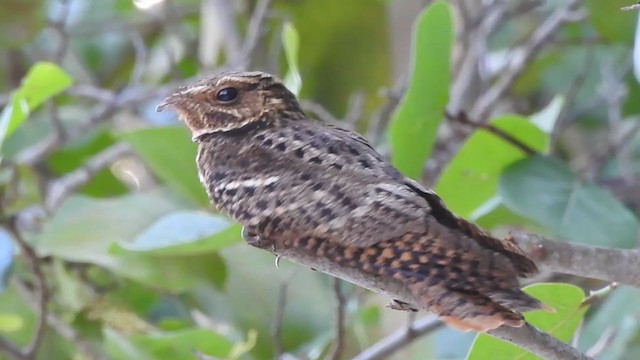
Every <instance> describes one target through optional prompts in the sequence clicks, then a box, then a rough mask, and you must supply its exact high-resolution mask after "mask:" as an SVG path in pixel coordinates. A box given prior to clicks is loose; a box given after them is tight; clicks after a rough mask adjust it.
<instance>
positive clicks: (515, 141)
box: [445, 112, 538, 156]
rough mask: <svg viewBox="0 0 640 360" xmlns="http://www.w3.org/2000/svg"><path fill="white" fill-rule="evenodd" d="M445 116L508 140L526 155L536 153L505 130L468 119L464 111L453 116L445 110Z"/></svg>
mask: <svg viewBox="0 0 640 360" xmlns="http://www.w3.org/2000/svg"><path fill="white" fill-rule="evenodd" d="M445 117H446V118H447V119H448V120H450V121H455V122H458V123H460V124H464V125H468V126H471V127H473V128H477V129H482V130H485V131H487V132H489V133H491V134H493V135H495V136H497V137H499V138H500V139H502V140H504V141H506V142H508V143H509V144H511V145H513V146H514V147H516V148H517V149H518V150H520V151H522V152H523V153H525V154H526V155H530V156H531V155H536V154H538V151H536V150H535V149H533V148H532V147H530V146H529V145H527V144H525V143H524V142H522V141H520V140H518V139H516V138H515V137H513V136H511V134H509V133H506V132H504V131H502V130H501V129H499V128H497V127H495V126H493V125H491V124H485V123H479V122H476V121H471V120H469V118H467V116H466V114H465V113H462V112H461V113H459V114H458V115H456V116H454V115H452V114H450V113H449V112H445Z"/></svg>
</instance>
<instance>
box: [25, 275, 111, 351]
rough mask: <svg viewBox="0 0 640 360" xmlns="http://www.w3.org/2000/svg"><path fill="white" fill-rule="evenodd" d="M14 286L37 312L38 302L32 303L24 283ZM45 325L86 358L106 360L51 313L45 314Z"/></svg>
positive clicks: (65, 323)
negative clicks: (71, 344)
mask: <svg viewBox="0 0 640 360" xmlns="http://www.w3.org/2000/svg"><path fill="white" fill-rule="evenodd" d="M14 286H16V289H17V291H18V292H19V293H21V294H22V295H23V297H24V299H25V300H26V302H27V304H28V305H29V306H30V307H31V308H33V309H34V310H37V309H38V302H37V301H34V299H33V294H32V292H31V291H30V290H29V289H28V288H27V286H26V284H24V282H22V281H19V280H17V281H14ZM47 324H48V325H49V326H50V327H51V328H52V329H53V330H54V331H55V333H56V334H58V335H60V336H62V337H63V338H65V339H67V340H68V341H69V342H71V343H73V344H74V345H75V347H76V349H77V350H78V352H80V353H81V354H83V355H85V356H86V357H88V359H91V360H103V359H106V357H105V356H103V355H102V354H100V353H99V352H98V351H96V350H95V349H94V346H93V344H91V342H89V341H88V340H87V339H85V338H84V337H82V336H81V335H80V334H79V333H78V332H77V331H76V330H75V329H74V328H73V327H72V326H71V325H69V324H68V323H67V322H65V321H63V320H62V319H60V318H59V317H57V316H56V315H55V314H52V313H51V312H49V313H48V314H47Z"/></svg>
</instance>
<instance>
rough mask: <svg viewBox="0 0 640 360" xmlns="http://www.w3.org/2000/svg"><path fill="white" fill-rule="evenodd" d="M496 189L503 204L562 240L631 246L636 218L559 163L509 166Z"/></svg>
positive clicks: (536, 161) (545, 161)
mask: <svg viewBox="0 0 640 360" xmlns="http://www.w3.org/2000/svg"><path fill="white" fill-rule="evenodd" d="M498 191H499V193H500V195H501V196H502V198H503V200H504V204H505V205H506V206H507V207H508V208H509V209H511V210H512V211H514V212H515V213H517V214H519V215H522V216H525V217H527V218H530V219H532V220H534V221H536V222H538V223H539V224H540V225H543V226H544V227H546V228H547V229H549V230H551V231H553V232H554V233H556V234H557V235H558V236H560V237H562V238H565V239H567V240H570V241H575V242H581V243H585V244H591V245H601V246H612V247H622V248H629V247H633V246H635V244H636V237H637V232H638V220H637V219H636V217H635V215H634V214H633V213H631V211H629V210H628V209H627V208H626V207H625V206H624V205H622V204H621V203H620V201H618V200H617V199H616V198H614V197H613V196H612V195H611V194H609V193H608V192H607V191H605V190H603V189H602V188H599V187H597V186H596V185H593V184H588V183H583V182H582V181H580V179H577V178H576V177H575V176H574V175H573V174H572V173H571V171H570V170H569V169H568V168H567V166H566V165H565V164H564V163H562V162H561V161H559V160H556V159H553V158H548V157H543V156H536V157H530V158H527V159H524V160H521V161H518V162H516V163H514V164H513V165H511V166H509V167H508V168H507V169H506V170H505V171H504V173H503V175H502V177H501V178H500V181H499V185H498Z"/></svg>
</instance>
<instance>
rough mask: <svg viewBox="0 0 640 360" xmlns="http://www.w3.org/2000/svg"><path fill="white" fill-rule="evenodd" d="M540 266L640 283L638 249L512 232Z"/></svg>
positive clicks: (622, 282) (618, 281) (594, 276)
mask: <svg viewBox="0 0 640 360" xmlns="http://www.w3.org/2000/svg"><path fill="white" fill-rule="evenodd" d="M511 238H512V239H513V240H514V241H515V242H516V243H517V244H518V246H520V248H521V249H522V250H523V251H525V252H526V253H527V254H529V256H531V258H533V259H534V260H535V261H536V263H537V264H538V266H539V267H540V269H541V270H543V271H544V270H546V271H552V272H556V273H562V274H569V275H575V276H581V277H586V278H594V279H599V280H604V281H608V282H617V283H620V284H625V285H631V286H635V287H640V271H639V270H638V269H640V250H637V249H633V250H623V249H611V248H604V247H597V246H589V245H583V244H576V243H569V242H564V241H557V240H552V239H549V238H545V237H544V236H540V235H535V234H528V233H521V232H517V233H513V234H512V235H511Z"/></svg>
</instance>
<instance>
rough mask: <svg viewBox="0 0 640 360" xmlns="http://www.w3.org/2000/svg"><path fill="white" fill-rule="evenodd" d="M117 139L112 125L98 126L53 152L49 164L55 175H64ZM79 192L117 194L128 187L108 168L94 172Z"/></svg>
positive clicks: (125, 190)
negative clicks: (112, 132) (113, 133)
mask: <svg viewBox="0 0 640 360" xmlns="http://www.w3.org/2000/svg"><path fill="white" fill-rule="evenodd" d="M115 140H116V139H114V137H113V135H112V134H111V125H109V126H101V127H98V128H96V129H94V130H93V131H91V132H90V133H89V134H87V135H85V136H82V137H81V138H79V139H74V140H72V141H70V142H68V143H67V144H65V146H64V147H63V148H61V149H58V150H56V151H55V152H53V153H52V154H51V155H50V156H49V158H48V160H47V164H48V165H49V169H51V171H52V172H53V173H54V174H55V175H57V176H62V175H64V174H66V173H68V172H70V171H73V170H75V169H77V168H78V167H79V166H81V165H82V164H84V163H85V162H86V161H87V160H88V159H90V158H91V157H92V156H94V155H95V154H97V153H98V152H100V151H102V150H104V149H106V148H108V147H109V146H111V145H113V144H115V142H116V141H115ZM79 192H81V193H83V194H86V195H91V196H98V197H107V196H117V195H122V194H124V193H126V192H127V187H126V186H125V185H124V184H122V182H120V180H118V178H116V177H115V175H113V172H112V171H111V169H109V168H106V169H102V170H100V171H98V172H97V173H96V174H94V175H93V176H92V178H91V180H90V181H89V182H88V183H87V184H85V185H84V186H83V187H82V188H80V191H79Z"/></svg>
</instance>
